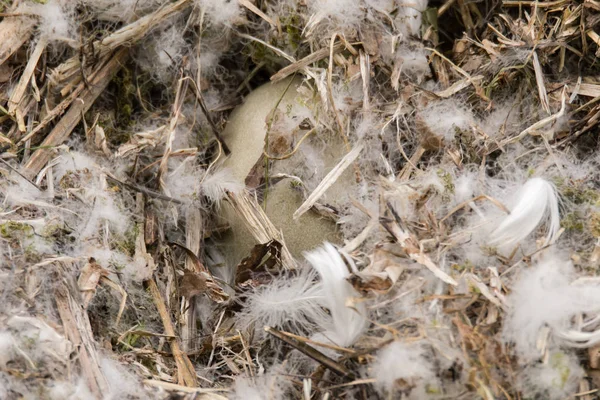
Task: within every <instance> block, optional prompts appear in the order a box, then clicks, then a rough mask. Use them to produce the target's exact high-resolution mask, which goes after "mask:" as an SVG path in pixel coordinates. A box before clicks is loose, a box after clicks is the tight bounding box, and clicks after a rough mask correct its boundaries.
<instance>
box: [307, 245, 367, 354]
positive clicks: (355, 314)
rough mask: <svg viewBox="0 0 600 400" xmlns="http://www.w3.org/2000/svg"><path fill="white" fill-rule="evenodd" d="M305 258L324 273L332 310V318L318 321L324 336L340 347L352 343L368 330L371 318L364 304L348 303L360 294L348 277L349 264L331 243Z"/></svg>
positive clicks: (323, 282) (326, 297)
mask: <svg viewBox="0 0 600 400" xmlns="http://www.w3.org/2000/svg"><path fill="white" fill-rule="evenodd" d="M304 257H305V258H306V259H307V260H308V262H310V263H311V265H312V266H313V268H314V269H316V270H317V272H318V273H319V275H320V276H321V285H322V290H323V297H324V302H323V304H324V305H325V307H327V308H328V309H329V313H330V316H329V317H328V318H326V319H323V320H320V321H318V324H319V325H320V326H321V328H322V332H321V335H320V336H323V337H324V338H325V339H327V340H328V341H330V342H332V343H334V344H336V345H338V346H344V347H345V346H350V345H352V344H353V343H354V342H355V341H356V340H357V339H358V338H359V336H360V335H361V334H362V332H363V331H364V330H365V328H366V326H367V320H366V319H365V317H364V315H365V308H364V305H362V304H355V305H354V306H353V308H350V307H348V306H347V305H346V302H347V300H349V299H350V298H351V297H357V296H358V293H357V292H356V291H355V290H354V288H353V287H352V285H350V283H348V281H347V280H346V278H348V276H349V275H350V272H349V271H348V267H347V266H346V263H345V262H344V260H343V259H342V256H341V255H340V253H339V252H338V251H337V250H336V248H335V247H333V245H332V244H330V243H325V244H324V245H323V246H322V247H320V248H318V249H316V250H313V251H311V252H307V253H304ZM351 266H352V267H353V268H355V267H354V266H353V265H351Z"/></svg>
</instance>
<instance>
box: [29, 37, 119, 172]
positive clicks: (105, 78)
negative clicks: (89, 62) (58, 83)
mask: <svg viewBox="0 0 600 400" xmlns="http://www.w3.org/2000/svg"><path fill="white" fill-rule="evenodd" d="M128 56H129V50H128V49H121V50H119V51H117V53H115V54H114V55H113V56H111V57H109V59H110V60H109V61H108V62H107V63H106V64H105V65H102V66H100V67H99V68H98V70H97V71H96V74H94V76H93V78H91V79H90V87H89V88H87V89H85V90H84V91H83V93H82V94H81V98H78V99H77V100H76V101H74V102H73V105H71V107H70V108H69V111H67V113H66V114H65V115H64V116H63V118H62V119H61V120H60V121H59V122H58V124H56V126H55V127H54V129H52V131H51V132H50V134H49V135H48V137H46V139H45V140H44V141H43V142H42V144H41V146H40V147H41V148H39V149H37V150H36V151H35V152H34V153H33V154H32V156H31V158H30V159H29V161H28V162H27V164H25V167H24V168H23V170H22V173H23V175H25V176H26V177H28V178H29V179H33V178H34V177H35V176H36V175H37V173H38V172H40V170H41V169H42V168H44V165H46V163H47V162H48V161H49V160H50V158H51V157H52V150H51V148H52V147H55V146H58V145H60V144H62V143H64V141H65V140H67V139H68V138H69V136H70V135H71V132H73V129H75V127H76V126H77V124H79V121H81V116H82V115H83V114H85V113H86V112H87V110H89V109H90V107H91V106H92V104H93V103H94V101H95V100H96V98H98V96H99V95H100V94H101V93H102V92H103V91H104V89H105V88H106V86H108V84H109V82H110V81H111V79H112V77H113V76H114V74H116V73H117V71H118V70H119V69H121V67H122V65H123V63H124V62H125V60H126V59H127V57H128Z"/></svg>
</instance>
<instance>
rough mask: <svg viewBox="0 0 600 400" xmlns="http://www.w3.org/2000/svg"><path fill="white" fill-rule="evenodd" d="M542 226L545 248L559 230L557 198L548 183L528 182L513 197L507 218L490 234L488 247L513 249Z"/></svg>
mask: <svg viewBox="0 0 600 400" xmlns="http://www.w3.org/2000/svg"><path fill="white" fill-rule="evenodd" d="M542 222H546V239H545V241H544V246H546V245H548V244H550V243H552V242H553V241H554V239H555V238H556V235H557V234H558V230H559V228H560V216H559V212H558V195H557V193H556V188H555V187H554V185H553V184H552V183H550V182H548V181H546V180H544V179H542V178H532V179H529V180H528V181H527V182H526V183H525V185H523V187H521V189H520V190H519V191H518V192H517V193H516V194H515V196H514V199H513V201H512V205H511V206H510V214H508V215H507V216H506V217H505V218H504V219H503V220H502V221H501V222H500V225H499V226H498V227H497V228H496V229H495V230H494V231H492V233H491V234H490V238H489V240H488V243H489V244H490V245H493V246H510V245H515V244H517V243H519V242H520V241H522V240H523V239H525V238H526V237H527V236H529V235H530V234H531V233H532V232H533V231H534V230H535V229H536V228H537V227H538V226H539V225H540V223H542Z"/></svg>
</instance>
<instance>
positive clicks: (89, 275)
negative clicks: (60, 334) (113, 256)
mask: <svg viewBox="0 0 600 400" xmlns="http://www.w3.org/2000/svg"><path fill="white" fill-rule="evenodd" d="M108 275H109V272H108V271H107V270H105V269H104V268H102V267H101V266H100V265H98V264H96V260H95V259H94V258H93V257H92V258H90V259H89V260H88V263H87V264H85V265H84V267H83V268H82V269H81V273H80V274H79V279H78V280H77V287H78V288H79V290H80V291H81V292H82V293H81V294H82V297H83V306H84V307H86V308H87V306H88V304H89V303H90V301H91V300H92V298H93V297H94V294H96V288H97V287H98V284H99V282H100V279H101V278H102V277H106V276H108Z"/></svg>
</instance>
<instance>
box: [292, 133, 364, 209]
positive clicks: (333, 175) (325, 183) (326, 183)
mask: <svg viewBox="0 0 600 400" xmlns="http://www.w3.org/2000/svg"><path fill="white" fill-rule="evenodd" d="M362 150H363V145H362V144H359V145H357V146H356V147H354V148H353V149H352V150H351V151H350V152H349V153H348V154H346V155H345V156H344V158H342V159H341V160H340V162H339V163H338V164H337V165H336V166H335V167H333V169H332V170H331V171H329V173H328V174H327V175H326V176H325V178H323V180H322V181H321V182H320V183H319V185H317V187H316V188H315V190H314V191H313V192H312V193H311V194H310V196H308V198H307V199H306V200H305V201H304V203H302V205H301V206H300V207H298V209H297V210H296V211H295V212H294V215H293V218H294V219H296V220H297V219H298V218H300V217H301V216H302V214H304V213H305V212H307V211H308V210H310V208H311V207H312V206H313V205H314V204H315V203H316V202H317V201H318V200H319V199H320V198H321V196H323V194H325V192H326V191H327V189H329V188H330V187H331V185H333V184H334V183H335V181H337V180H338V178H339V177H340V176H341V175H342V173H344V171H345V170H346V168H348V167H349V166H350V164H352V163H353V162H354V161H355V160H356V159H357V158H358V156H359V155H360V152H361V151H362Z"/></svg>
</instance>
